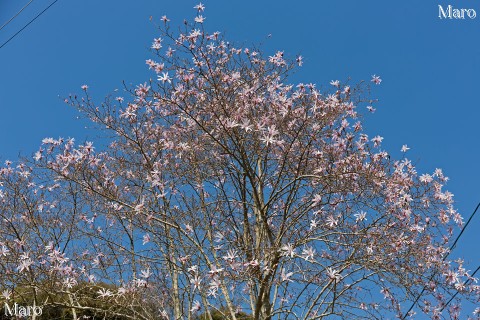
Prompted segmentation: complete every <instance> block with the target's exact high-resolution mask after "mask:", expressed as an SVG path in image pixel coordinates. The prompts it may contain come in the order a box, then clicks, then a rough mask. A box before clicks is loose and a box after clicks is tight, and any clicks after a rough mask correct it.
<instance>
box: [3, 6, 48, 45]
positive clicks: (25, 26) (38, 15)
mask: <svg viewBox="0 0 480 320" xmlns="http://www.w3.org/2000/svg"><path fill="white" fill-rule="evenodd" d="M57 1H58V0H55V1H53V2H52V3H51V4H50V5H49V6H48V7H46V8H45V9H43V11H42V12H40V13H39V14H37V15H36V16H35V18H33V19H32V20H30V21H29V22H28V23H27V24H26V25H24V26H23V28H21V29H20V30H18V31H17V32H16V33H15V34H14V35H13V36H11V37H10V38H9V39H8V40H7V41H5V42H4V43H3V44H2V45H1V46H0V49H2V48H3V47H4V46H5V45H6V44H7V43H9V42H10V41H11V40H12V39H13V38H15V37H16V36H17V35H18V34H19V33H20V32H22V31H23V30H25V28H27V27H28V26H29V25H30V24H31V23H32V22H33V21H35V20H36V19H37V18H38V17H40V16H41V15H42V14H44V13H45V11H47V10H48V9H50V7H51V6H53V5H54V4H55V3H56V2H57Z"/></svg>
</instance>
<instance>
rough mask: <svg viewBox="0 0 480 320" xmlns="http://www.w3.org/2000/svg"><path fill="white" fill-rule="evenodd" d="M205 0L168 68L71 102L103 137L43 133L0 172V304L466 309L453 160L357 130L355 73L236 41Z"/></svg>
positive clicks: (367, 314)
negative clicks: (295, 77) (426, 164)
mask: <svg viewBox="0 0 480 320" xmlns="http://www.w3.org/2000/svg"><path fill="white" fill-rule="evenodd" d="M195 8H196V9H197V10H198V15H197V17H196V18H195V22H194V23H193V24H188V23H185V26H184V28H183V30H180V32H179V33H178V34H177V33H175V32H173V31H172V30H171V29H170V24H169V20H168V19H167V17H165V16H164V17H163V18H162V20H163V22H162V25H163V27H162V28H161V37H160V38H158V39H155V40H154V42H153V45H152V49H153V51H154V53H155V54H156V58H155V60H147V65H148V66H149V67H150V68H151V69H152V70H153V72H154V73H155V74H156V76H157V78H158V79H157V80H153V81H152V80H150V81H149V82H148V83H144V84H141V85H139V86H137V87H136V88H133V89H129V88H126V97H108V98H107V99H106V100H105V101H104V102H103V103H102V104H100V105H98V104H96V103H95V102H94V101H93V100H92V98H91V97H90V95H89V90H88V87H87V86H83V87H82V89H83V90H84V94H83V97H77V96H71V97H70V98H69V99H67V102H68V103H70V104H71V105H73V106H75V107H77V108H78V109H79V110H80V111H81V112H82V113H83V114H84V115H85V116H86V117H88V118H89V119H90V120H91V121H93V123H95V124H96V125H97V128H98V132H99V133H102V137H101V138H100V139H99V145H105V147H97V149H96V148H95V147H94V145H93V143H91V142H85V143H82V144H80V145H76V144H75V142H74V140H73V139H62V138H60V139H53V138H46V139H44V140H43V144H42V147H41V148H40V149H39V150H38V152H36V154H35V155H34V159H33V160H32V161H28V160H25V161H23V162H19V163H18V164H12V163H11V162H7V163H6V165H5V167H3V168H2V169H1V170H0V185H1V189H0V199H1V201H2V205H1V207H0V214H1V218H2V220H1V221H0V224H1V227H0V234H1V235H0V241H1V242H0V268H1V269H2V270H1V273H0V274H1V276H0V281H1V282H0V286H2V287H3V290H4V291H3V296H4V298H5V299H6V301H9V300H10V301H13V300H15V299H17V300H18V299H20V298H22V297H28V298H29V299H31V300H32V299H33V301H34V304H35V305H43V306H57V307H62V308H65V309H66V310H69V311H68V312H69V317H71V318H73V319H79V318H82V317H83V318H87V317H88V316H93V315H95V314H97V315H103V316H105V317H106V316H109V317H112V318H114V317H116V318H117V319H118V318H122V319H123V318H125V319H184V318H186V319H195V318H198V319H200V318H201V319H214V318H218V317H219V315H220V316H221V317H223V318H224V319H246V318H252V319H322V318H332V319H340V318H345V319H350V318H352V319H353V318H355V319H356V318H365V319H374V318H384V317H391V316H398V317H400V318H401V317H403V315H404V313H405V312H406V311H407V309H408V307H409V306H410V304H411V303H412V302H413V301H414V300H415V299H416V298H417V297H418V295H419V294H420V292H422V298H421V299H419V300H418V306H419V308H416V309H414V310H417V311H419V312H424V313H426V314H429V315H431V316H432V317H434V318H441V317H442V316H446V314H447V313H448V314H449V315H450V316H451V317H452V318H458V315H459V312H460V311H459V306H458V305H456V304H455V305H453V308H448V310H446V311H445V312H444V313H443V314H442V310H443V306H444V305H445V302H446V300H447V299H448V298H449V294H451V293H452V292H454V291H459V292H460V293H462V294H463V296H464V297H465V298H471V299H478V293H479V287H478V286H476V285H474V284H472V283H474V282H473V281H467V280H473V279H470V274H469V272H468V271H467V270H465V268H464V266H463V264H462V261H456V262H452V261H449V260H448V259H446V255H447V254H448V245H449V239H450V237H451V235H452V234H453V231H454V228H455V227H456V226H458V225H460V226H461V225H462V218H461V216H460V215H459V214H458V213H457V212H456V211H455V209H454V208H453V207H452V202H453V201H452V194H451V193H449V192H448V191H444V190H443V184H444V183H445V182H446V181H447V178H446V177H445V176H444V175H443V173H442V171H441V170H440V169H437V170H435V172H434V173H433V174H431V175H430V174H422V175H419V174H418V173H417V172H416V170H415V168H414V166H413V165H412V163H411V162H410V161H409V160H408V159H407V158H405V157H404V158H403V159H401V160H398V161H395V160H393V159H391V158H390V156H389V155H388V153H387V152H385V151H383V150H382V149H381V142H382V138H381V137H379V136H376V137H373V138H369V137H368V136H367V135H366V134H365V133H363V132H362V123H361V118H360V116H359V115H358V114H357V107H356V106H357V104H361V100H359V99H358V97H359V94H361V92H362V90H363V89H362V85H360V86H359V87H357V88H355V89H354V88H351V87H350V86H348V85H343V84H341V83H340V82H339V81H332V82H331V85H332V90H331V92H323V93H321V92H320V91H319V90H318V89H316V87H315V85H313V84H302V83H300V84H298V85H291V84H289V83H288V82H287V79H288V75H289V73H290V71H291V69H292V68H293V67H294V65H295V64H299V65H301V64H302V59H301V57H298V58H297V59H296V60H295V61H292V62H290V61H288V60H287V59H286V58H285V57H284V55H283V52H277V53H275V54H273V55H272V56H269V57H268V58H264V57H263V56H262V54H261V53H260V52H259V51H258V50H256V49H252V48H240V47H235V46H233V45H232V44H230V43H228V42H226V41H225V40H224V39H223V38H222V37H221V36H220V34H219V33H218V32H215V33H211V34H210V33H208V32H207V31H205V29H204V28H203V22H204V19H205V18H204V17H203V16H202V12H203V10H204V7H203V5H201V4H200V5H198V6H196V7H195ZM372 82H373V83H374V84H379V83H380V82H381V79H380V78H379V77H378V76H374V77H373V78H372ZM369 108H370V110H373V108H372V107H371V106H369ZM98 149H102V150H101V151H99V150H98ZM407 149H408V148H407V147H406V146H405V147H404V148H403V151H407ZM95 298H98V299H100V301H101V303H99V302H98V299H95ZM17 300H15V301H17ZM412 315H413V313H411V314H409V316H412Z"/></svg>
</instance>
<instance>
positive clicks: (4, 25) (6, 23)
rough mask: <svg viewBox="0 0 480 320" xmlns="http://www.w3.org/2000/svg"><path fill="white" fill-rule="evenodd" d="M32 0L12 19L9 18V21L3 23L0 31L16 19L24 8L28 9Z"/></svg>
mask: <svg viewBox="0 0 480 320" xmlns="http://www.w3.org/2000/svg"><path fill="white" fill-rule="evenodd" d="M32 2H33V0H30V1H29V2H28V3H27V4H26V5H24V6H23V8H22V9H20V11H18V12H17V13H16V14H15V15H14V16H13V17H11V18H10V20H8V21H7V22H5V23H4V24H3V25H2V26H1V27H0V31H2V29H3V28H5V27H6V26H7V25H8V24H9V23H10V22H12V20H13V19H15V18H16V17H18V15H19V14H20V13H22V11H23V10H25V8H26V7H28V6H29V5H30V3H32Z"/></svg>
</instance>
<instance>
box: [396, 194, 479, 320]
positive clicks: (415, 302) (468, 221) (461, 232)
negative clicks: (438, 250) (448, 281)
mask: <svg viewBox="0 0 480 320" xmlns="http://www.w3.org/2000/svg"><path fill="white" fill-rule="evenodd" d="M479 207H480V202H479V203H478V205H477V207H476V208H475V210H474V211H473V213H472V215H471V216H470V218H469V219H468V220H467V223H466V224H465V225H464V226H463V228H462V230H461V231H460V234H459V235H458V236H457V238H456V239H455V241H454V242H453V244H452V245H451V246H450V250H449V251H448V253H447V254H446V255H445V256H444V257H443V261H445V259H447V257H448V256H449V255H450V253H451V252H452V250H453V249H454V248H455V247H456V246H457V242H458V240H459V239H460V237H461V236H462V234H463V232H464V231H465V229H467V226H468V224H469V223H470V221H472V219H473V217H474V216H475V214H476V213H477V210H478V208H479ZM478 269H480V266H479V267H478V268H477V270H475V273H476V272H477V271H478ZM475 273H474V274H475ZM434 276H435V273H434V274H432V276H431V277H430V280H432V279H433V277H434ZM472 277H473V275H472ZM425 289H426V287H425V286H424V287H423V289H422V291H420V293H419V294H418V295H417V297H416V298H415V300H414V301H413V303H412V305H411V306H410V308H409V309H408V311H407V312H405V314H404V315H403V317H402V320H404V319H405V318H406V317H407V316H408V314H409V313H410V311H412V309H413V307H415V305H416V304H417V302H418V300H419V299H420V297H421V296H422V294H423V293H424V292H425ZM457 294H458V291H457V293H455V295H454V296H453V297H452V299H450V300H449V301H448V303H450V301H452V300H453V298H454V297H455V296H456V295H457ZM442 310H443V309H442Z"/></svg>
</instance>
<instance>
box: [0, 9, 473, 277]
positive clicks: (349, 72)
mask: <svg viewBox="0 0 480 320" xmlns="http://www.w3.org/2000/svg"><path fill="white" fill-rule="evenodd" d="M52 1H53V0H50V1H47V0H36V1H33V2H32V4H31V5H30V6H29V7H28V8H27V9H25V11H24V12H23V13H22V14H20V15H19V16H18V18H16V19H15V20H13V21H12V22H11V23H10V24H9V25H8V26H6V27H5V28H3V29H2V30H0V45H1V44H2V43H3V42H4V41H6V40H7V39H8V38H9V37H10V36H11V35H13V34H14V33H15V32H16V31H17V30H19V29H20V28H21V27H23V26H24V25H25V24H26V23H27V22H28V21H30V20H31V19H32V18H33V17H34V16H35V15H36V14H37V13H38V12H40V11H41V10H43V9H44V8H45V7H46V6H48V5H49V4H50V3H51V2H52ZM27 2H28V0H15V1H13V0H10V1H9V0H0V25H2V24H3V23H4V22H5V21H7V20H8V19H9V18H10V17H12V16H13V15H14V14H15V13H16V12H17V11H18V10H19V9H20V8H21V7H22V6H23V5H25V4H26V3H27ZM196 3H197V2H195V1H190V0H188V1H187V0H184V1H161V0H137V1H120V0H115V1H114V0H102V1H98V0H82V1H72V0H68V1H67V0H59V1H58V2H57V3H56V4H55V5H53V6H52V7H51V8H50V9H49V10H48V11H47V12H46V13H45V14H44V15H42V16H41V17H40V18H39V19H37V20H36V21H35V22H34V23H32V24H31V25H30V26H29V27H28V28H26V29H25V30H24V31H23V32H22V33H20V34H19V35H18V36H17V37H16V38H14V39H13V40H12V41H11V42H10V43H8V44H7V45H5V46H4V47H3V48H1V49H0V136H1V139H0V160H1V161H2V162H3V160H5V159H12V160H14V159H15V158H17V155H18V154H19V152H21V154H23V155H30V154H32V153H33V152H34V151H35V150H36V149H37V148H38V146H39V144H40V142H41V139H42V138H44V137H50V136H52V137H58V136H62V137H76V138H77V140H80V141H82V140H84V139H91V140H94V139H95V133H94V132H93V131H91V130H88V129H85V128H84V126H85V123H84V122H81V121H78V120H76V116H77V113H76V111H74V110H72V109H70V108H69V107H67V106H66V105H65V104H64V103H63V102H62V99H61V98H60V97H64V96H67V95H68V94H69V93H80V92H81V90H80V86H81V85H83V84H88V85H89V86H90V88H91V93H93V95H94V96H95V97H96V98H97V101H101V99H102V98H103V97H104V96H105V95H107V94H108V93H110V92H112V91H113V90H114V89H116V88H121V87H122V81H125V82H126V83H127V84H129V83H131V84H137V83H140V82H144V81H145V80H147V79H148V78H150V77H153V74H152V73H150V72H149V71H148V70H147V67H146V66H145V60H146V59H148V58H151V54H150V53H149V51H148V47H149V46H150V44H151V40H152V39H153V37H154V36H156V35H157V34H156V30H155V26H154V25H153V24H152V22H150V21H149V17H150V16H152V17H153V20H157V21H159V18H160V17H161V16H162V15H164V14H166V15H167V16H168V17H169V18H170V19H171V20H172V23H173V24H178V25H179V24H181V23H182V21H183V19H184V18H188V19H192V18H193V17H194V15H195V11H194V9H193V6H194V5H195V4H196ZM204 3H205V5H206V12H205V14H204V15H205V16H206V17H207V19H206V27H207V29H209V30H210V31H215V30H219V31H222V32H223V33H225V34H226V36H227V38H228V39H229V40H230V41H233V42H237V43H246V44H251V43H259V42H263V43H264V50H265V51H267V52H269V53H271V52H274V51H276V50H284V51H285V52H286V54H287V56H288V55H290V56H291V57H294V56H295V55H296V54H301V55H303V56H304V59H305V64H304V66H303V67H302V68H301V69H298V71H297V73H296V74H295V75H294V77H293V78H292V79H293V80H295V81H301V82H305V83H307V82H314V83H317V84H318V85H319V86H320V87H321V86H322V85H323V86H327V85H328V82H330V80H334V79H339V80H341V81H344V80H347V79H349V78H351V83H356V82H359V81H361V80H369V79H370V78H371V75H372V74H378V75H380V76H381V77H382V79H383V82H382V85H381V86H378V87H375V88H374V90H373V92H372V96H373V97H376V98H378V99H379V100H380V101H379V103H378V104H377V112H376V113H375V114H374V115H367V116H366V124H365V128H366V130H367V132H368V133H369V134H371V135H376V134H379V135H381V136H383V137H384V138H385V139H384V142H383V147H384V148H385V149H386V150H387V151H388V152H389V153H391V154H392V156H393V157H400V156H401V154H400V152H399V151H400V148H401V146H402V145H403V144H407V145H408V146H409V147H410V148H411V150H410V151H409V152H408V153H407V156H408V157H409V158H410V159H411V160H412V161H413V162H414V163H415V164H416V165H417V168H418V170H419V171H420V172H431V171H433V170H434V169H435V168H437V167H439V168H442V169H443V170H444V172H445V173H446V175H447V176H449V177H450V181H449V183H448V185H447V187H448V190H449V191H451V192H452V193H454V194H455V199H456V203H457V205H456V206H457V208H458V210H459V211H460V212H461V213H462V214H463V215H464V217H465V218H468V216H469V215H470V214H471V213H472V211H473V209H474V208H475V206H476V204H477V203H478V202H479V201H480V193H479V187H478V182H479V181H480V168H479V165H478V163H479V160H478V158H477V157H478V156H479V154H480V148H479V144H480V142H479V139H478V136H479V130H480V128H479V125H478V122H479V120H480V110H479V103H478V100H479V99H478V93H480V90H479V89H480V78H479V76H480V42H479V41H478V39H480V16H479V17H477V18H476V19H473V20H471V19H466V20H440V19H439V18H438V5H439V4H440V5H442V6H444V7H446V6H448V5H449V4H451V5H452V6H453V7H456V8H473V9H475V10H476V11H477V12H478V13H479V14H480V1H473V0H470V1H453V0H452V1H451V2H444V1H443V0H442V1H440V0H439V1H430V0H423V1H411V0H406V1H395V2H394V1H384V0H382V1H380V0H379V1H358V0H348V1H347V0H337V1H323V0H321V1H318V0H317V1H314V0H311V1H279V0H276V1H275V0H264V1H259V0H255V1H252V0H243V1H235V2H234V1H218V0H217V1H204ZM269 34H271V35H272V36H271V37H270V38H268V39H267V36H268V35H269ZM479 231H480V213H479V215H478V216H477V217H476V218H475V220H474V221H473V222H472V225H471V226H470V227H469V229H468V230H467V231H466V233H465V235H464V236H463V238H462V240H461V242H460V243H459V244H458V248H457V249H456V252H455V253H456V254H458V255H463V256H464V257H465V258H466V261H467V262H470V263H469V266H470V268H469V269H475V268H476V267H477V266H478V265H479V264H480V255H479V254H478V247H477V245H476V244H478V243H480V241H479V240H480V236H479Z"/></svg>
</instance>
